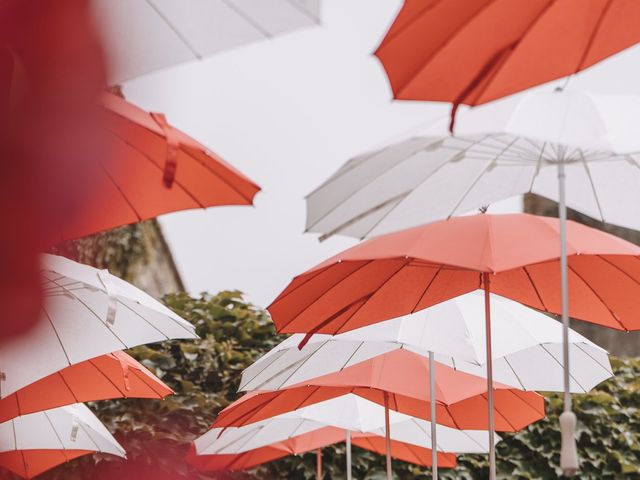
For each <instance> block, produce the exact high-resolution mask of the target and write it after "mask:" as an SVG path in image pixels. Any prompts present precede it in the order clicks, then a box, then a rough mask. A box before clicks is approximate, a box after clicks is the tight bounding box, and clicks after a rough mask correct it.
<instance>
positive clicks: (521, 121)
mask: <svg viewBox="0 0 640 480" xmlns="http://www.w3.org/2000/svg"><path fill="white" fill-rule="evenodd" d="M508 107H509V108H491V109H489V108H488V107H487V108H485V109H479V110H478V111H474V112H473V114H472V115H470V116H469V128H467V129H465V131H467V132H469V134H466V133H465V134H463V135H462V136H458V137H453V138H451V137H447V136H418V137H413V138H409V139H406V140H404V141H401V142H398V143H395V144H392V145H389V146H387V147H385V148H383V149H381V150H378V151H375V152H372V153H368V154H365V155H361V156H359V157H356V158H354V159H352V160H350V161H349V162H347V163H346V164H345V165H344V166H343V167H341V168H340V170H338V172H336V173H335V174H334V175H333V176H332V177H331V178H329V179H328V180H327V181H326V182H325V183H324V184H323V185H321V186H320V187H319V188H317V189H316V190H315V191H314V192H312V193H311V194H310V195H309V196H308V198H307V230H309V231H313V232H320V233H322V234H323V235H325V236H330V235H334V234H343V235H350V236H355V237H360V238H364V237H371V236H375V235H380V234H383V233H388V232H392V231H396V230H399V229H403V228H409V227H414V226H416V225H420V224H423V223H428V222H432V221H437V220H442V219H445V218H448V217H451V216H453V215H458V214H463V213H466V212H469V211H471V210H474V209H477V208H479V207H481V206H483V205H489V204H490V203H493V202H496V201H499V200H503V199H505V198H509V197H512V196H515V195H520V194H523V193H527V192H532V193H536V194H538V195H542V196H544V197H547V198H551V199H553V200H556V201H557V200H559V193H558V178H557V174H558V171H557V170H558V166H559V165H560V164H562V165H563V166H564V170H565V177H566V180H565V181H566V190H567V195H566V204H567V206H569V207H571V208H573V209H576V210H578V211H580V212H583V213H585V214H587V215H589V216H591V217H593V218H596V219H599V220H602V221H603V222H606V223H613V224H617V225H622V226H625V227H628V228H634V229H640V207H639V205H640V194H638V192H639V191H640V189H639V188H637V186H638V185H640V167H639V165H640V163H639V161H640V153H638V152H640V145H639V144H638V140H637V139H638V138H640V131H638V128H637V125H638V124H639V122H638V121H637V118H635V112H637V111H638V109H639V108H640V97H638V96H628V95H620V96H594V95H589V94H586V93H584V92H554V93H536V94H529V95H526V96H525V97H524V98H523V99H522V100H521V101H519V102H517V104H516V106H515V108H512V107H510V106H508ZM625 112H626V113H625ZM631 113H633V115H631ZM465 118H466V117H465ZM492 121H493V126H492V128H495V131H496V132H498V131H499V132H501V133H484V132H482V133H480V132H481V131H482V130H483V127H482V126H483V125H484V126H486V125H491V124H492ZM460 123H461V125H464V124H465V122H460ZM460 130H462V128H461V129H460ZM485 131H486V130H485ZM616 152H626V153H616ZM425 205H428V208H425Z"/></svg>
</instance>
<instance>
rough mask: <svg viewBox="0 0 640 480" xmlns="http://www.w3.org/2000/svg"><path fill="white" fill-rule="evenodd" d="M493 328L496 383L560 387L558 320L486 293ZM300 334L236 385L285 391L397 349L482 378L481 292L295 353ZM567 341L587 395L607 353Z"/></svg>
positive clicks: (607, 369)
mask: <svg viewBox="0 0 640 480" xmlns="http://www.w3.org/2000/svg"><path fill="white" fill-rule="evenodd" d="M491 325H492V330H491V331H492V347H493V349H492V351H493V358H494V362H493V369H494V380H495V381H497V382H501V383H504V384H507V385H511V386H514V387H517V388H521V389H523V390H532V391H553V392H556V391H557V392H560V391H562V390H563V385H562V367H563V362H562V325H561V324H560V323H559V322H558V321H556V320H554V319H553V318H551V317H549V316H547V315H545V314H543V313H541V312H538V311H535V310H533V309H530V308H528V307H525V306H523V305H521V304H519V303H517V302H514V301H512V300H509V299H507V298H504V297H500V296H498V295H493V294H492V295H491ZM303 338H304V335H303V334H296V335H292V336H291V337H289V338H287V339H286V340H284V341H283V342H281V343H280V344H279V345H277V346H276V347H274V348H273V349H272V350H271V351H269V352H268V353H267V354H266V355H264V356H263V357H261V358H260V359H258V360H257V361H256V362H255V363H254V364H253V365H251V366H249V367H248V368H247V369H246V370H245V371H244V372H243V374H242V380H241V382H240V390H244V391H251V390H272V389H279V388H284V387H287V386H291V385H295V384H297V383H300V382H303V381H305V380H309V379H311V378H314V377H318V376H321V375H326V374H329V373H333V372H337V371H340V370H341V369H344V368H346V367H349V366H352V365H355V364H357V363H360V362H362V361H365V360H368V359H370V358H373V357H376V356H378V355H382V354H384V353H387V352H391V351H393V350H397V349H401V348H404V349H407V350H410V351H413V352H415V353H418V354H420V355H423V356H425V357H427V356H428V352H429V351H433V352H435V353H436V360H437V361H438V362H440V363H444V364H446V365H449V366H451V367H453V368H456V369H458V370H461V371H465V372H468V373H471V374H474V375H477V376H482V377H485V376H486V367H485V366H484V363H485V355H486V353H485V321H484V292H482V291H475V292H471V293H469V294H466V295H462V296H460V297H456V298H454V299H452V300H449V301H447V302H443V303H440V304H438V305H435V306H433V307H430V308H428V309H425V310H422V311H420V312H418V313H415V314H413V315H408V316H405V317H401V318H397V319H394V320H389V321H386V322H381V323H377V324H374V325H370V326H367V327H363V328H359V329H356V330H352V331H350V332H346V333H342V334H339V335H336V336H331V335H322V334H317V335H314V336H312V337H311V339H310V341H309V343H308V344H307V345H305V346H304V348H303V349H302V350H299V349H298V345H299V344H300V342H301V341H302V339H303ZM569 343H570V352H571V360H572V363H571V376H572V382H571V391H572V392H575V393H585V392H588V391H589V390H591V389H592V388H593V387H594V386H596V385H597V384H598V383H600V382H602V381H604V380H606V379H607V378H609V377H611V376H612V375H613V372H612V370H611V364H610V363H609V358H608V355H607V352H606V351H604V350H603V349H601V348H600V347H598V346H597V345H595V344H594V343H592V342H591V341H589V340H588V339H586V338H585V337H583V336H582V335H580V334H579V333H577V332H575V331H570V335H569ZM436 380H437V379H436ZM424 381H425V384H426V382H427V379H424Z"/></svg>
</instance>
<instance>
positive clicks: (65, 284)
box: [0, 255, 198, 398]
mask: <svg viewBox="0 0 640 480" xmlns="http://www.w3.org/2000/svg"><path fill="white" fill-rule="evenodd" d="M42 282H43V291H44V300H43V302H44V304H43V312H42V318H41V320H40V322H38V324H37V325H36V326H35V327H34V328H33V329H31V330H30V331H29V332H27V333H26V334H25V335H23V336H21V337H17V338H16V339H12V340H11V341H10V342H4V343H2V344H0V371H1V376H0V398H4V397H5V396H7V395H9V394H11V393H14V392H15V391H16V390H19V389H20V388H22V387H25V386H27V385H29V384H31V383H33V382H35V381H36V380H39V379H41V378H44V377H46V376H48V375H50V374H52V373H54V372H57V371H58V370H61V369H63V368H65V367H68V366H69V365H74V364H76V363H79V362H82V361H84V360H89V359H91V358H94V357H97V356H99V355H103V354H105V353H110V352H114V351H117V350H124V349H127V348H131V347H134V346H136V345H141V344H145V343H152V342H159V341H163V340H168V339H177V338H188V339H194V338H198V337H197V335H196V334H195V329H194V327H193V325H191V324H190V323H189V322H187V321H186V320H184V319H182V318H181V317H180V316H179V315H177V314H175V313H174V312H172V311H171V310H170V309H168V308H167V307H165V306H164V305H163V304H161V303H160V302H158V301H157V300H155V299H154V298H152V297H151V296H149V295H147V294H146V293H144V292H143V291H141V290H139V289H137V288H135V287H134V286H133V285H130V284H129V283H127V282H125V281H123V280H121V279H119V278H117V277H115V276H113V275H110V274H109V273H108V272H107V271H106V270H98V269H96V268H93V267H89V266H87V265H82V264H79V263H76V262H73V261H71V260H68V259H66V258H63V257H56V256H53V255H44V256H43V269H42Z"/></svg>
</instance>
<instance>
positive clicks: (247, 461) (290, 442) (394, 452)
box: [188, 427, 456, 478]
mask: <svg viewBox="0 0 640 480" xmlns="http://www.w3.org/2000/svg"><path fill="white" fill-rule="evenodd" d="M349 439H350V440H349ZM344 441H346V442H350V443H352V444H353V445H356V446H358V447H360V448H363V449H365V450H369V451H371V452H374V453H378V454H381V455H384V454H385V453H386V444H385V439H384V437H380V436H377V435H370V434H369V435H367V434H362V433H357V434H354V433H351V434H350V435H349V432H346V433H345V430H342V429H340V428H336V427H324V428H322V429H319V430H316V431H313V432H308V433H303V434H301V435H297V436H295V437H292V438H290V439H287V440H283V441H281V442H277V443H274V444H272V445H267V446H265V447H260V448H256V449H255V450H249V451H246V452H242V453H238V454H229V453H227V454H214V455H211V454H207V455H195V454H194V453H193V451H190V454H189V457H188V458H189V462H190V463H191V464H193V465H195V466H196V468H198V470H201V471H232V470H248V469H250V468H254V467H257V466H258V465H261V464H263V463H267V462H271V461H274V460H278V459H280V458H284V457H287V456H289V455H299V454H303V453H307V452H310V451H313V450H319V449H321V448H323V447H326V446H329V445H332V444H334V443H339V442H344ZM349 452H350V450H347V454H349ZM437 455H438V461H439V462H440V464H441V465H442V466H443V467H445V468H455V466H456V458H455V455H452V454H447V453H441V452H438V454H437ZM391 456H392V457H393V458H395V459H398V460H402V461H405V462H409V463H413V464H416V465H421V466H425V467H428V466H430V464H431V451H430V450H429V449H427V448H423V447H419V446H416V445H412V444H408V443H404V442H399V441H395V440H392V441H391ZM321 458H322V457H321V455H318V469H319V471H320V472H321V463H320V462H321V461H322V460H321ZM347 478H351V477H347Z"/></svg>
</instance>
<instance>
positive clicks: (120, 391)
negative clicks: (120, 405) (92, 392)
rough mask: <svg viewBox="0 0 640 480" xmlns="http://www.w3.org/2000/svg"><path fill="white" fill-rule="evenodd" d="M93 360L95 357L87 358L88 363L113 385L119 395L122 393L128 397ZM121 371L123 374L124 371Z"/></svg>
mask: <svg viewBox="0 0 640 480" xmlns="http://www.w3.org/2000/svg"><path fill="white" fill-rule="evenodd" d="M94 360H95V358H92V359H91V360H89V363H90V364H91V365H92V366H93V367H94V368H95V369H96V370H97V371H98V373H99V374H100V375H101V376H103V377H104V378H105V380H107V382H109V383H110V384H111V385H112V386H113V388H115V389H116V391H117V392H118V393H119V394H120V395H124V398H128V396H127V394H126V393H125V392H123V391H122V390H121V389H120V387H118V386H117V385H116V384H115V383H114V382H113V380H111V378H109V376H108V375H106V374H105V373H104V372H103V371H102V370H101V369H100V368H98V366H97V365H96V364H95V363H93V362H94ZM122 373H123V376H124V372H122ZM92 400H96V399H92Z"/></svg>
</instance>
